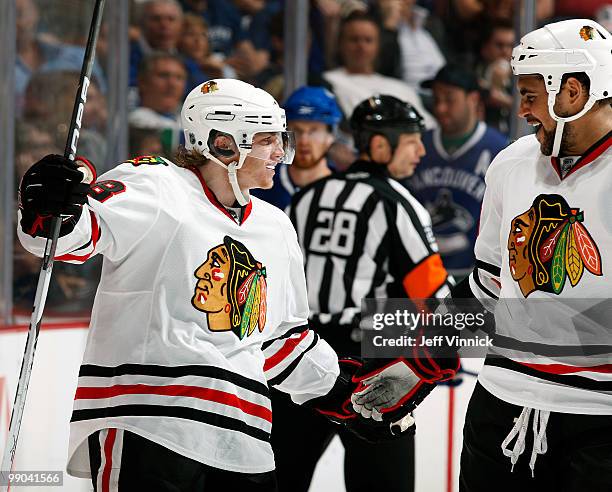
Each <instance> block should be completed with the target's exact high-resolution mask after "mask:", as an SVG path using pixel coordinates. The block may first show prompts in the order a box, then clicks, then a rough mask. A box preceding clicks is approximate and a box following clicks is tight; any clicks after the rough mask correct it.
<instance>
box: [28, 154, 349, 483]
mask: <svg viewBox="0 0 612 492" xmlns="http://www.w3.org/2000/svg"><path fill="white" fill-rule="evenodd" d="M91 189H92V192H91V194H90V198H89V204H88V206H86V207H85V209H84V211H83V213H82V214H81V217H80V219H79V221H78V223H77V225H76V227H75V229H74V230H73V231H72V232H71V233H70V234H68V235H66V236H64V237H61V238H60V240H59V243H58V248H57V257H56V259H58V260H62V261H70V262H76V263H82V262H84V261H86V260H87V259H88V258H90V257H91V256H93V255H95V254H102V255H104V262H103V268H102V277H101V280H100V284H99V287H98V292H97V295H96V299H95V303H94V308H93V311H92V317H91V324H90V331H89V336H88V340H87V347H86V349H85V354H84V357H83V365H82V366H81V368H80V372H79V381H78V388H77V390H76V395H75V402H74V411H73V414H72V419H71V431H70V448H69V464H68V471H69V473H71V474H73V475H76V476H81V477H87V476H89V475H90V472H89V461H88V449H87V447H88V443H87V436H88V435H90V434H91V433H93V432H95V431H96V430H99V429H103V428H119V429H125V430H129V431H132V432H134V433H136V434H139V435H141V436H143V437H145V438H147V439H150V440H152V441H154V442H157V443H159V444H161V445H163V446H165V447H167V448H169V449H171V450H173V451H175V452H177V453H180V454H181V455H184V456H187V457H189V458H192V459H194V460H197V461H200V462H202V463H205V464H207V465H210V466H213V467H217V468H220V469H224V470H230V471H235V472H244V473H260V472H266V471H270V470H272V469H274V459H273V455H272V449H271V446H270V430H271V426H272V411H271V405H270V400H269V395H268V387H269V386H270V385H273V386H275V387H277V388H278V389H280V390H282V391H285V392H288V393H290V394H291V396H292V398H293V399H294V401H296V402H297V403H303V402H305V401H307V400H308V399H310V398H313V397H316V396H320V395H324V394H326V393H327V392H328V391H329V390H330V388H331V387H332V386H333V384H334V382H335V380H336V378H337V376H338V374H339V369H338V363H337V357H336V354H335V353H334V352H333V350H332V349H331V348H330V347H329V345H327V343H326V342H324V341H323V340H320V339H319V337H318V335H316V333H314V332H313V331H310V330H308V327H307V319H308V301H307V296H306V284H305V280H304V270H303V260H302V254H301V251H300V249H299V246H298V242H297V237H296V233H295V230H294V229H293V226H292V225H291V222H290V221H289V219H288V217H287V216H286V215H285V214H284V213H283V212H282V211H281V210H279V209H277V208H276V207H274V206H272V205H269V204H267V203H266V202H264V201H261V200H259V199H257V198H253V199H252V200H251V202H250V203H249V204H248V205H247V206H246V207H245V209H244V213H243V218H242V221H241V223H238V222H237V221H236V220H235V219H234V218H232V215H231V214H230V213H228V212H227V210H226V209H225V208H224V207H223V206H222V205H221V204H220V203H219V202H218V201H217V199H216V198H215V196H214V194H213V193H212V192H211V191H210V190H209V189H208V188H207V186H206V184H205V183H204V181H203V180H202V178H201V175H200V173H199V172H198V171H197V170H195V169H184V168H180V167H178V166H176V165H174V164H173V163H171V162H169V161H167V160H165V159H162V158H157V157H145V158H139V159H135V160H132V161H128V162H125V163H123V164H121V165H119V166H118V167H116V168H115V169H113V170H111V171H109V172H108V173H106V174H105V175H104V176H102V177H101V178H99V179H98V181H97V182H96V184H95V185H94V186H92V188H91ZM19 238H20V240H21V242H22V244H23V245H24V246H25V247H26V248H27V249H28V250H29V251H31V252H33V253H35V254H37V255H39V256H41V255H42V251H43V247H44V242H45V241H44V240H43V239H40V238H37V239H34V238H32V237H30V236H28V235H26V234H24V233H23V232H21V231H19Z"/></svg>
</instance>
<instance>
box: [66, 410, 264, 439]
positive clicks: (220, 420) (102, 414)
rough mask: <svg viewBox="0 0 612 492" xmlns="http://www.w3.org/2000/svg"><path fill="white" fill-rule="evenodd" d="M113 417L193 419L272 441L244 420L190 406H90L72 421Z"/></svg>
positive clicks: (77, 412) (77, 414)
mask: <svg viewBox="0 0 612 492" xmlns="http://www.w3.org/2000/svg"><path fill="white" fill-rule="evenodd" d="M112 417H172V418H178V419H184V420H192V421H195V422H201V423H204V424H208V425H212V426H214V427H220V428H222V429H229V430H233V431H237V432H241V433H242V434H246V435H248V436H251V437H253V438H255V439H257V440H259V441H264V442H270V433H269V432H266V431H264V430H262V429H258V428H257V427H253V426H251V425H248V424H247V423H245V422H243V421H242V420H239V419H235V418H233V417H228V416H226V415H219V414H217V413H213V412H207V411H204V410H198V409H195V408H189V407H180V406H171V405H117V406H108V407H103V408H88V409H84V410H74V411H73V412H72V418H71V419H70V421H71V422H80V421H83V420H95V419H103V418H112Z"/></svg>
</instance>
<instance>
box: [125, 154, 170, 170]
mask: <svg viewBox="0 0 612 492" xmlns="http://www.w3.org/2000/svg"><path fill="white" fill-rule="evenodd" d="M123 164H131V165H132V166H136V167H137V166H142V165H143V164H148V165H150V166H155V165H159V164H161V165H162V166H167V165H168V162H167V161H166V159H164V158H163V157H160V156H157V155H141V156H138V157H134V158H133V159H128V160H127V161H123Z"/></svg>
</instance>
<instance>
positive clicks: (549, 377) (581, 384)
mask: <svg viewBox="0 0 612 492" xmlns="http://www.w3.org/2000/svg"><path fill="white" fill-rule="evenodd" d="M485 365H488V366H495V367H501V368H503V369H509V370H511V371H515V372H519V373H522V374H526V375H528V376H532V377H535V378H539V379H544V380H545V381H551V382H553V383H558V384H563V385H565V386H572V387H574V388H581V389H585V390H591V391H612V381H597V380H595V379H590V378H588V377H583V376H573V375H562V374H551V373H548V372H543V371H538V370H537V369H533V368H531V367H527V366H524V365H523V364H519V363H518V362H515V361H513V360H510V359H507V358H505V357H487V359H486V360H485Z"/></svg>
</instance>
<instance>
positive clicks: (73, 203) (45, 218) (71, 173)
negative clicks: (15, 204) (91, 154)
mask: <svg viewBox="0 0 612 492" xmlns="http://www.w3.org/2000/svg"><path fill="white" fill-rule="evenodd" d="M79 166H81V167H82V168H83V169H84V170H85V171H86V172H82V171H80V170H79ZM87 176H88V177H89V180H90V181H93V180H94V179H95V168H94V167H93V165H92V164H91V163H89V162H88V161H87V160H85V159H82V158H79V162H78V163H75V162H72V161H70V160H69V159H67V158H65V157H64V156H61V155H54V154H49V155H47V156H45V157H43V158H42V159H41V160H40V161H38V162H37V163H35V164H34V165H33V166H32V167H30V169H28V170H27V172H26V173H25V175H24V176H23V178H22V180H21V184H20V186H19V208H20V210H21V223H20V225H21V229H22V230H23V231H24V232H25V233H26V234H29V235H30V236H32V237H37V236H43V237H50V236H51V233H52V231H51V230H50V229H51V218H52V217H53V216H56V217H61V218H62V232H61V235H64V234H66V233H67V232H66V230H67V228H69V229H70V230H72V228H73V227H74V224H75V223H76V221H78V218H79V217H80V215H81V210H82V206H83V205H84V204H85V203H87V193H88V191H89V184H88V183H84V182H83V181H84V179H85V177H87ZM65 226H67V227H65ZM68 232H69V231H68Z"/></svg>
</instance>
